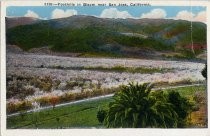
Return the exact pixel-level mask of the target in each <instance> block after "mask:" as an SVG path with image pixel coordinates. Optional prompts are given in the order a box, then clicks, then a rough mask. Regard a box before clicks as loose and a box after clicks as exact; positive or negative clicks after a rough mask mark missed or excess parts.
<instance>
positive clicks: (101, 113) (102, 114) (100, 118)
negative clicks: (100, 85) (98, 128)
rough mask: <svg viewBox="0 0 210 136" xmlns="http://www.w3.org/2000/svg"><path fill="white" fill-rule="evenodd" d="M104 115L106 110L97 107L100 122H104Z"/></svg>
mask: <svg viewBox="0 0 210 136" xmlns="http://www.w3.org/2000/svg"><path fill="white" fill-rule="evenodd" d="M105 116H106V111H105V110H103V109H100V108H99V110H98V112H97V119H98V121H99V122H100V123H103V122H104V119H105Z"/></svg>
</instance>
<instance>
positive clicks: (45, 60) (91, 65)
mask: <svg viewBox="0 0 210 136" xmlns="http://www.w3.org/2000/svg"><path fill="white" fill-rule="evenodd" d="M203 68H204V64H202V63H197V62H184V61H164V60H143V59H122V58H121V59H119V58H118V59H113V58H78V57H61V56H50V55H36V54H32V53H23V54H15V53H7V107H8V108H7V112H8V113H14V112H18V111H21V110H28V109H33V102H38V103H39V104H40V106H47V105H50V104H52V103H50V101H51V98H54V97H56V102H55V103H56V104H57V103H63V102H69V101H74V100H79V99H84V98H89V97H94V96H99V95H105V94H110V93H114V92H115V91H117V90H118V89H117V88H119V86H121V85H125V84H128V83H129V82H139V83H145V82H150V83H154V84H156V85H157V86H159V87H164V86H172V85H190V84H195V83H203V81H204V77H203V76H202V75H201V71H202V69H203Z"/></svg>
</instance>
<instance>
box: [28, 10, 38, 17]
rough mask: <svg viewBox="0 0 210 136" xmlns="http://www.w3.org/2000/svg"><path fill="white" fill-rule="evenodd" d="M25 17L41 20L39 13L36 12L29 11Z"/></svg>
mask: <svg viewBox="0 0 210 136" xmlns="http://www.w3.org/2000/svg"><path fill="white" fill-rule="evenodd" d="M24 17H33V18H40V17H39V15H38V14H37V13H35V12H34V11H31V10H28V11H27V13H26V14H25V15H24Z"/></svg>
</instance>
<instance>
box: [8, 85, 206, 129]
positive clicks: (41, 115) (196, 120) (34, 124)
mask: <svg viewBox="0 0 210 136" xmlns="http://www.w3.org/2000/svg"><path fill="white" fill-rule="evenodd" d="M171 90H175V91H178V92H179V93H180V94H181V95H182V96H184V97H187V98H189V99H190V100H191V102H194V103H195V104H196V105H197V106H199V107H200V106H201V107H202V108H200V109H199V110H197V111H195V112H192V113H191V117H189V127H206V125H207V124H206V119H207V117H206V115H207V114H206V112H207V111H206V110H204V109H206V97H205V96H206V87H205V86H203V85H200V86H192V87H181V88H176V89H166V90H164V92H165V93H167V92H169V91H171ZM198 94H199V95H200V98H202V101H200V102H199V103H198V101H196V100H195V98H194V96H197V95H198ZM110 101H112V98H102V99H99V100H93V101H87V102H81V103H78V104H70V105H67V106H63V107H56V108H55V109H52V108H50V109H46V110H42V111H39V112H32V113H28V114H22V115H18V116H12V117H8V118H7V128H42V129H43V128H103V127H104V126H103V125H102V124H101V123H99V122H98V120H97V118H96V114H97V111H98V109H99V107H100V108H106V107H107V106H108V104H109V102H110ZM203 110H204V111H203ZM198 115H199V116H198Z"/></svg>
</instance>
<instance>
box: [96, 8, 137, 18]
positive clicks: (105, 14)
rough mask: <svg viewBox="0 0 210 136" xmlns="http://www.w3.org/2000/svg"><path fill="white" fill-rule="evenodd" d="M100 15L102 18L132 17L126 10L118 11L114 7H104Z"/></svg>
mask: <svg viewBox="0 0 210 136" xmlns="http://www.w3.org/2000/svg"><path fill="white" fill-rule="evenodd" d="M100 17H102V18H123V19H125V18H133V17H132V16H131V15H130V14H129V13H128V11H119V10H118V9H116V8H109V9H104V10H103V11H102V12H101V15H100Z"/></svg>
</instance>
